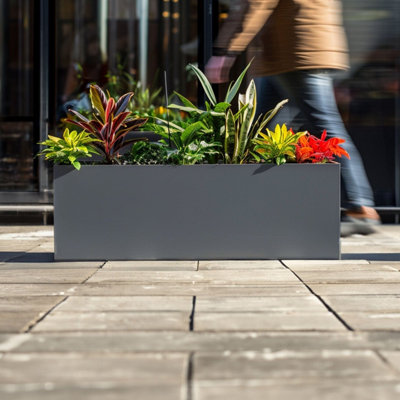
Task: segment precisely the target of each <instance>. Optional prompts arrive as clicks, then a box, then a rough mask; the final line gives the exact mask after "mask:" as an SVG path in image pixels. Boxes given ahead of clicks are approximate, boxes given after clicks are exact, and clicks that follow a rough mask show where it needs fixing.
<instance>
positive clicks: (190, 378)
mask: <svg viewBox="0 0 400 400" xmlns="http://www.w3.org/2000/svg"><path fill="white" fill-rule="evenodd" d="M193 359H194V352H191V353H190V354H189V359H188V366H187V374H186V388H187V393H186V400H193V367H194V362H193Z"/></svg>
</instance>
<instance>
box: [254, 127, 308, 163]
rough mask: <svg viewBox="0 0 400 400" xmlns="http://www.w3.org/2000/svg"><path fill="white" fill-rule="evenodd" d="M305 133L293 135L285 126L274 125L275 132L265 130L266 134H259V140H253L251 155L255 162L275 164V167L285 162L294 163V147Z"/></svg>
mask: <svg viewBox="0 0 400 400" xmlns="http://www.w3.org/2000/svg"><path fill="white" fill-rule="evenodd" d="M305 134H306V132H297V133H293V131H292V130H291V129H289V130H288V129H287V128H286V125H285V124H283V125H282V127H281V126H280V125H276V127H275V131H270V130H269V129H267V133H266V134H265V133H262V132H260V133H259V135H260V136H261V138H259V139H254V140H253V142H254V143H255V146H254V150H255V153H253V155H254V157H255V158H256V160H257V161H260V160H265V161H266V162H268V163H273V162H275V163H276V164H277V165H280V164H284V163H286V162H287V161H293V162H294V161H296V145H297V142H298V141H299V139H300V138H301V137H302V136H303V135H305Z"/></svg>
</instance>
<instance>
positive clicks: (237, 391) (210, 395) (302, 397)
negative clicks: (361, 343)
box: [193, 379, 400, 400]
mask: <svg viewBox="0 0 400 400" xmlns="http://www.w3.org/2000/svg"><path fill="white" fill-rule="evenodd" d="M193 392H194V396H193V400H221V399H229V400H244V399H251V400H275V399H279V400H293V399H296V400H314V399H318V400H339V399H340V400H377V399H385V400H397V399H398V398H399V396H400V382H399V381H397V382H373V383H371V382H369V381H357V382H354V381H352V382H349V381H348V380H336V379H335V380H330V381H328V380H319V381H318V382H308V383H306V382H303V383H302V384H294V385H293V384H291V383H285V384H282V383H281V384H279V382H275V383H274V382H273V383H271V384H270V385H263V386H260V385H257V386H256V385H254V384H252V383H249V385H247V386H246V385H235V384H230V385H227V384H226V383H224V382H220V383H217V382H200V383H196V384H195V386H194V389H193Z"/></svg>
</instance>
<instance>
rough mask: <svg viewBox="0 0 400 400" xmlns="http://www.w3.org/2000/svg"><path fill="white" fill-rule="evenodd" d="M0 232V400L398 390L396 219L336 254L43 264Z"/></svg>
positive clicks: (21, 234) (207, 399)
mask: <svg viewBox="0 0 400 400" xmlns="http://www.w3.org/2000/svg"><path fill="white" fill-rule="evenodd" d="M52 246H53V238H52V232H51V230H50V228H49V227H24V228H21V227H2V228H0V399H1V400H11V399H12V400H20V399H29V400H38V399H40V400H47V399H51V400H61V399H62V400H71V399H77V400H81V399H84V400H92V399H96V400H125V399H129V400H132V399H134V400H136V399H138V400H149V399H151V400H158V399H160V400H161V399H162V400H216V399H218V400H220V399H223V400H225V399H229V400H265V399H267V400H268V399H273V400H276V399H278V400H287V399H290V400H292V399H296V400H303V399H304V400H305V399H307V400H310V399H311V400H314V399H316V400H328V399H329V400H343V399H345V400H346V399H363V400H369V399H371V400H386V399H387V400H391V399H399V398H400V226H384V227H382V228H381V229H380V232H379V233H376V234H374V235H371V236H368V237H362V236H358V237H350V238H347V239H345V240H343V242H342V251H343V260H341V261H303V260H298V261H286V260H282V261H230V262H229V261H218V262H217V261H215V262H213V261H207V262H197V261H187V262H182V261H180V262H171V261H169V262H107V263H104V262H77V263H71V262H68V263H65V262H57V263H56V262H53V261H52V258H53V254H52V251H53V249H52Z"/></svg>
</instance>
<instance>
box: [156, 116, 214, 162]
mask: <svg viewBox="0 0 400 400" xmlns="http://www.w3.org/2000/svg"><path fill="white" fill-rule="evenodd" d="M154 128H155V130H156V132H157V133H158V134H159V135H160V136H162V137H163V139H161V142H162V143H163V144H164V145H165V146H168V148H169V157H168V159H169V160H170V162H171V163H173V164H184V165H189V164H196V163H200V162H205V161H207V162H209V160H210V158H211V157H213V156H215V155H217V154H220V147H221V145H220V143H219V142H217V141H215V140H213V138H212V137H211V135H210V133H212V129H211V128H210V127H208V126H207V125H206V124H205V123H204V122H203V121H201V120H200V121H193V120H191V119H189V120H188V121H175V122H171V123H169V125H168V126H165V125H161V126H160V125H159V126H155V127H154Z"/></svg>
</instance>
